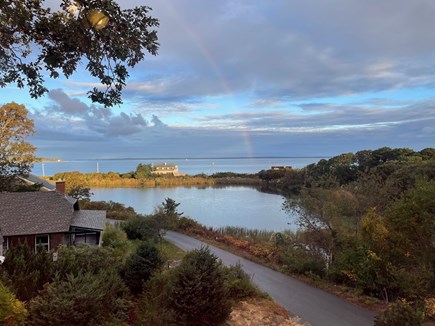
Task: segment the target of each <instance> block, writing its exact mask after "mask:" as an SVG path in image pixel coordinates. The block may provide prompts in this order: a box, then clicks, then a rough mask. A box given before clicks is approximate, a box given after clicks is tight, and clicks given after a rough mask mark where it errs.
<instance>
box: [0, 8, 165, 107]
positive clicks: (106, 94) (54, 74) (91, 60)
mask: <svg viewBox="0 0 435 326" xmlns="http://www.w3.org/2000/svg"><path fill="white" fill-rule="evenodd" d="M0 4H1V5H0V8H1V11H0V58H1V59H0V86H1V87H4V86H6V85H8V84H10V83H16V84H17V86H18V87H19V88H23V87H24V86H27V87H28V88H29V93H30V95H31V96H32V97H33V98H38V97H40V96H42V95H43V94H44V93H46V92H47V91H48V90H47V88H46V87H45V86H44V78H45V77H46V74H47V73H48V74H49V77H50V78H58V77H59V76H60V75H61V74H62V75H63V76H65V77H66V78H68V77H70V76H71V75H72V74H73V72H74V71H75V70H76V69H77V66H78V64H79V63H80V62H81V60H82V59H84V62H85V63H86V70H88V71H89V73H90V74H91V76H93V77H96V78H97V79H99V81H100V83H101V84H102V88H105V89H104V90H99V89H98V88H96V87H94V88H93V90H91V91H89V92H88V95H89V98H91V100H92V101H93V102H98V103H101V104H104V105H105V106H113V105H115V104H120V103H122V100H121V91H122V89H123V88H124V87H125V85H126V84H125V81H126V79H127V77H128V72H127V68H126V66H127V67H134V66H135V65H136V64H137V63H138V62H140V61H141V60H143V58H144V56H145V52H149V53H151V54H152V55H156V54H157V49H158V45H159V44H158V43H157V33H156V31H155V30H153V28H155V27H157V26H158V24H159V23H158V20H157V19H155V18H152V17H150V16H148V12H149V11H150V10H151V8H149V7H146V6H139V7H135V8H133V9H126V10H121V8H120V6H119V5H118V4H117V3H116V1H114V0H104V1H100V0H75V1H70V0H62V2H61V11H52V9H51V8H47V6H46V5H44V0H2V1H1V2H0Z"/></svg>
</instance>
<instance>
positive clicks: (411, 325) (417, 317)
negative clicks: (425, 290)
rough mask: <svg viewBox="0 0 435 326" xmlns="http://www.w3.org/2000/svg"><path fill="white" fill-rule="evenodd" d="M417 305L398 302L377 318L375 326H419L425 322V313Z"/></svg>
mask: <svg viewBox="0 0 435 326" xmlns="http://www.w3.org/2000/svg"><path fill="white" fill-rule="evenodd" d="M419 308H420V307H418V305H417V304H411V303H410V302H408V301H406V300H398V301H396V302H395V303H392V304H390V305H389V306H388V308H387V310H385V312H384V313H383V314H381V315H379V316H376V318H375V324H374V325H375V326H396V325H401V326H417V325H421V323H422V321H423V316H424V315H423V311H421V309H419Z"/></svg>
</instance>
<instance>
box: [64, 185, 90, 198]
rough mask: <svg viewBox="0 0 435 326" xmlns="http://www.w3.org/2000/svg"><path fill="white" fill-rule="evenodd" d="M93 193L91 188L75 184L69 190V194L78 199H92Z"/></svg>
mask: <svg viewBox="0 0 435 326" xmlns="http://www.w3.org/2000/svg"><path fill="white" fill-rule="evenodd" d="M92 195H93V193H92V192H91V189H90V188H86V187H83V186H74V187H72V188H71V189H70V190H69V191H68V196H71V197H72V198H74V199H78V200H90V199H91V196H92Z"/></svg>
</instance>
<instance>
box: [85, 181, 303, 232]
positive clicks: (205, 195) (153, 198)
mask: <svg viewBox="0 0 435 326" xmlns="http://www.w3.org/2000/svg"><path fill="white" fill-rule="evenodd" d="M92 192H93V193H94V195H93V196H92V200H97V201H98V200H105V201H109V200H112V201H116V202H121V203H123V204H125V205H126V206H131V207H133V208H134V209H135V210H136V212H138V213H141V214H150V213H152V212H153V211H154V209H155V208H156V207H157V206H158V205H160V204H161V203H162V202H163V201H164V200H165V198H167V197H170V198H172V199H174V200H175V201H176V202H178V203H180V206H178V211H179V212H184V215H185V216H189V217H192V218H193V219H195V220H197V221H198V222H200V223H201V224H204V225H206V226H212V227H221V226H227V225H231V226H241V227H246V228H252V229H254V228H255V229H261V230H273V231H282V230H285V229H295V227H294V226H292V225H289V224H288V223H291V222H292V220H291V219H290V218H289V217H288V216H287V215H286V214H285V213H284V212H283V211H282V210H281V205H282V203H283V201H284V198H283V197H282V196H278V195H272V194H266V193H262V192H260V191H257V190H256V189H254V188H248V187H234V186H232V187H223V188H216V187H207V188H186V187H177V188H147V189H139V188H110V189H107V188H104V189H101V188H98V189H92Z"/></svg>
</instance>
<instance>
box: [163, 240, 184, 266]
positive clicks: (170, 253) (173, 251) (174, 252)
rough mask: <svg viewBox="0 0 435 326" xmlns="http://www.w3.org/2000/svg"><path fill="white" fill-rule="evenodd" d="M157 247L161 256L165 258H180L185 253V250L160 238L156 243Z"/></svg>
mask: <svg viewBox="0 0 435 326" xmlns="http://www.w3.org/2000/svg"><path fill="white" fill-rule="evenodd" d="M157 248H158V249H159V251H160V253H161V254H162V256H163V258H164V259H165V260H166V261H167V260H181V259H183V257H184V256H185V255H186V252H185V251H183V250H181V249H180V248H178V247H177V246H175V245H173V244H172V243H170V242H169V241H167V240H165V239H162V240H161V241H159V242H158V243H157Z"/></svg>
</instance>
